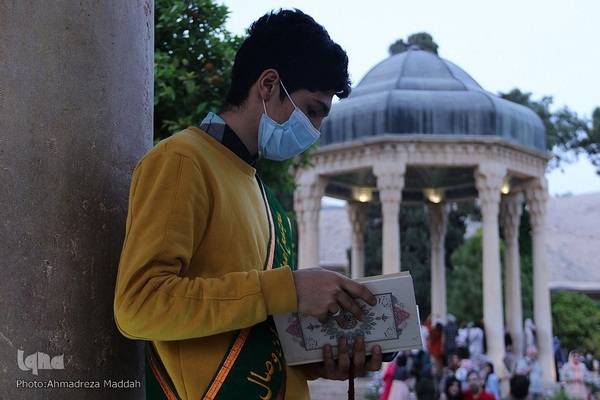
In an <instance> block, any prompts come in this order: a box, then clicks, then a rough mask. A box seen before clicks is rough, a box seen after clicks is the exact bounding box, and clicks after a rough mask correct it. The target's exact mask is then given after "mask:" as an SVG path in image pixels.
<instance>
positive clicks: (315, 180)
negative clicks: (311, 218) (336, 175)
mask: <svg viewBox="0 0 600 400" xmlns="http://www.w3.org/2000/svg"><path fill="white" fill-rule="evenodd" d="M297 182H298V187H297V188H296V190H295V191H294V210H295V211H296V212H297V213H298V214H304V213H307V212H308V213H310V212H318V211H319V210H320V209H321V198H322V197H323V195H324V194H325V186H327V179H326V178H324V177H321V176H319V175H317V174H303V175H302V179H299V180H297Z"/></svg>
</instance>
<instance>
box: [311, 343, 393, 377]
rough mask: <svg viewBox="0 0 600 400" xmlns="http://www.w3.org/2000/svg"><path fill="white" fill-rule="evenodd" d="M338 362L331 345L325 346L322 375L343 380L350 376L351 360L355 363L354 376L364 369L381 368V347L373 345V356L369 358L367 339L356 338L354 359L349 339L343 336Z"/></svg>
mask: <svg viewBox="0 0 600 400" xmlns="http://www.w3.org/2000/svg"><path fill="white" fill-rule="evenodd" d="M338 350H339V352H338V359H337V363H336V361H335V360H334V358H333V352H332V348H331V345H329V344H327V345H325V347H323V371H322V374H321V375H322V376H323V377H324V378H327V379H333V380H338V381H343V380H346V379H348V378H349V375H348V374H349V371H350V362H352V364H353V365H354V377H356V376H358V374H359V373H360V372H362V371H379V370H380V369H381V358H382V355H381V347H379V346H373V348H372V349H371V357H369V358H367V356H366V349H365V341H364V338H363V337H362V336H357V337H356V338H355V339H354V349H353V352H352V360H351V359H350V352H349V351H348V340H347V339H346V338H341V339H340V340H339V342H338Z"/></svg>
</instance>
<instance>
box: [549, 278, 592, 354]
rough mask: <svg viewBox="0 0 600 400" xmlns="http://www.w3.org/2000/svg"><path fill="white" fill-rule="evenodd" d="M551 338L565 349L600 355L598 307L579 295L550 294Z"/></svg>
mask: <svg viewBox="0 0 600 400" xmlns="http://www.w3.org/2000/svg"><path fill="white" fill-rule="evenodd" d="M551 301H552V326H553V331H554V335H555V336H558V338H559V339H560V341H561V344H562V345H563V346H564V347H565V348H567V349H569V350H573V349H578V350H580V351H589V352H591V353H593V354H596V355H598V354H600V305H598V303H596V302H595V301H594V300H592V299H591V298H590V297H588V296H586V295H585V294H582V293H576V292H569V291H564V290H563V291H558V292H555V293H552V296H551Z"/></svg>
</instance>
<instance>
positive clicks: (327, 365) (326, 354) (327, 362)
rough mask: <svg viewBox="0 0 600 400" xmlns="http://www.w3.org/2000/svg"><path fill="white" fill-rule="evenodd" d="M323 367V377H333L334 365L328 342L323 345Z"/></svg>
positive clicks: (331, 350)
mask: <svg viewBox="0 0 600 400" xmlns="http://www.w3.org/2000/svg"><path fill="white" fill-rule="evenodd" d="M323 368H324V374H323V375H324V376H325V378H329V379H333V377H334V376H335V369H336V365H335V360H334V359H333V349H332V347H331V345H330V344H326V345H325V346H324V347H323Z"/></svg>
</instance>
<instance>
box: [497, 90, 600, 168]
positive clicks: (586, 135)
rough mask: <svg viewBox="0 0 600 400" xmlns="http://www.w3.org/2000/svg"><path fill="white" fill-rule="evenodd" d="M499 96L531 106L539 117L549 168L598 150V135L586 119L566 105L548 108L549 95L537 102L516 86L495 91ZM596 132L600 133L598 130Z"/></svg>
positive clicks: (599, 113)
mask: <svg viewBox="0 0 600 400" xmlns="http://www.w3.org/2000/svg"><path fill="white" fill-rule="evenodd" d="M498 96H500V97H502V98H503V99H506V100H510V101H512V102H514V103H517V104H521V105H523V106H526V107H528V108H530V109H532V110H533V111H534V112H535V113H536V114H537V115H538V116H539V117H540V118H541V120H542V122H543V123H544V127H545V128H546V147H547V149H548V150H549V151H551V152H552V154H553V158H552V160H550V168H557V167H560V165H561V164H563V163H571V162H574V161H575V160H577V158H578V156H579V155H580V154H581V153H588V155H590V154H591V153H592V152H593V151H594V149H600V147H599V146H600V145H599V143H600V137H599V138H596V137H594V136H593V133H592V129H591V128H590V126H589V121H586V120H585V119H581V118H579V116H578V115H577V113H576V112H574V111H571V110H570V109H569V108H568V107H563V108H561V109H559V110H557V111H554V112H552V111H550V106H551V105H552V102H553V99H552V97H550V96H543V97H542V98H541V99H540V100H537V101H536V100H532V99H531V93H524V92H522V91H521V90H519V89H513V90H511V91H510V92H508V93H498ZM597 114H598V118H599V119H600V109H597ZM598 123H600V121H598ZM598 123H597V124H598ZM597 135H598V136H600V132H598V134H597ZM596 154H598V153H596ZM599 155H600V154H599ZM598 163H600V158H598ZM599 165H600V164H599Z"/></svg>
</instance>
